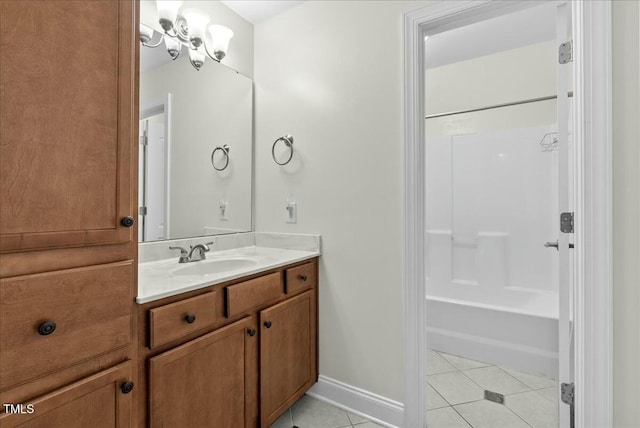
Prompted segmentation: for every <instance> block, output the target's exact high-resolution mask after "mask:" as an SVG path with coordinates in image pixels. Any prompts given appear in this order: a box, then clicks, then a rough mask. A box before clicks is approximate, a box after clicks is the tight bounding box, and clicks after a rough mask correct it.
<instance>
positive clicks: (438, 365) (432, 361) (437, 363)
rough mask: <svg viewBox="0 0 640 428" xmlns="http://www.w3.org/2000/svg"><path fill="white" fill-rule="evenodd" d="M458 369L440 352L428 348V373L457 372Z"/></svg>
mask: <svg viewBox="0 0 640 428" xmlns="http://www.w3.org/2000/svg"><path fill="white" fill-rule="evenodd" d="M456 370H457V369H456V368H455V367H454V366H453V365H451V364H450V363H449V362H448V361H447V360H445V359H444V358H442V357H441V356H440V354H438V353H437V352H435V351H432V350H430V349H428V350H427V375H432V374H438V373H448V372H455V371H456Z"/></svg>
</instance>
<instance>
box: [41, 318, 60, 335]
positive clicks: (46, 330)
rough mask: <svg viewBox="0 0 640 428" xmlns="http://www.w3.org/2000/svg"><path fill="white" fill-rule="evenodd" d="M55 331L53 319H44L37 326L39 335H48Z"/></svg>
mask: <svg viewBox="0 0 640 428" xmlns="http://www.w3.org/2000/svg"><path fill="white" fill-rule="evenodd" d="M54 331H56V323H55V322H54V321H45V322H43V323H42V324H40V326H39V327H38V333H39V334H40V335H41V336H49V335H50V334H51V333H53V332H54Z"/></svg>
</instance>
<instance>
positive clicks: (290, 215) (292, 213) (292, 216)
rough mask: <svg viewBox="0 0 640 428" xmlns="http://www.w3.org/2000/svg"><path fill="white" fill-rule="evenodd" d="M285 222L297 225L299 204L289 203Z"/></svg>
mask: <svg viewBox="0 0 640 428" xmlns="http://www.w3.org/2000/svg"><path fill="white" fill-rule="evenodd" d="M285 210H286V212H285V221H286V222H287V223H291V224H295V223H297V222H298V203H297V202H293V201H288V202H287V205H286V206H285Z"/></svg>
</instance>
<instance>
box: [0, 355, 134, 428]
mask: <svg viewBox="0 0 640 428" xmlns="http://www.w3.org/2000/svg"><path fill="white" fill-rule="evenodd" d="M131 367H132V365H131V362H125V363H122V364H120V365H118V366H116V367H113V368H111V369H108V370H104V371H102V372H100V373H98V374H96V375H93V376H90V377H88V378H86V379H83V380H81V381H79V382H76V383H73V384H71V385H69V386H67V387H64V388H62V389H60V390H57V391H54V392H52V393H51V394H47V395H45V396H43V397H40V398H37V399H35V400H33V401H31V402H29V403H11V404H13V405H14V406H13V412H15V413H4V414H3V415H2V416H1V417H0V425H2V426H3V427H6V428H9V427H22V428H27V427H28V428H73V427H77V428H85V427H92V428H103V427H104V428H113V427H115V428H125V427H130V426H131V425H132V420H131V405H132V395H133V394H132V393H131V390H130V389H126V387H125V384H126V383H127V382H130V381H131ZM5 404H7V403H5ZM18 404H21V405H22V406H21V407H18ZM4 410H6V406H5V409H4ZM9 411H11V408H10V410H9ZM20 411H22V413H20Z"/></svg>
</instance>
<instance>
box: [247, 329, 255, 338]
mask: <svg viewBox="0 0 640 428" xmlns="http://www.w3.org/2000/svg"><path fill="white" fill-rule="evenodd" d="M247 333H248V334H249V336H251V337H253V336H255V335H256V329H255V328H250V329H249V330H247Z"/></svg>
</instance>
